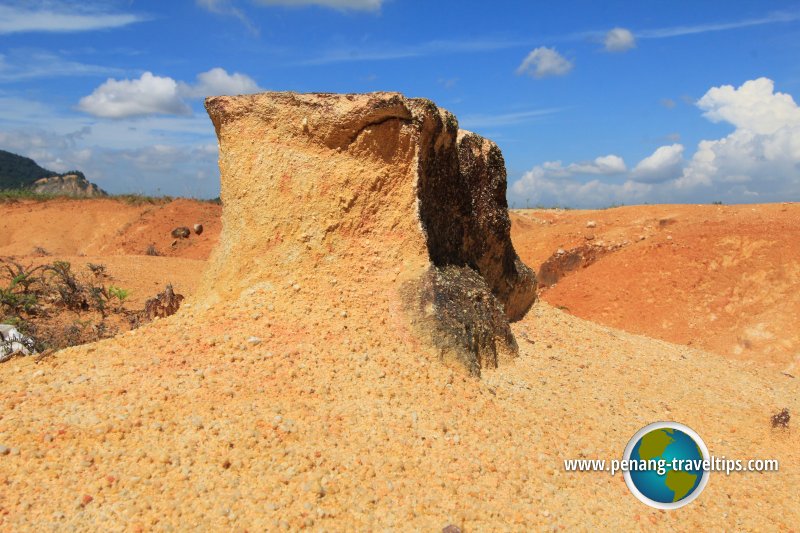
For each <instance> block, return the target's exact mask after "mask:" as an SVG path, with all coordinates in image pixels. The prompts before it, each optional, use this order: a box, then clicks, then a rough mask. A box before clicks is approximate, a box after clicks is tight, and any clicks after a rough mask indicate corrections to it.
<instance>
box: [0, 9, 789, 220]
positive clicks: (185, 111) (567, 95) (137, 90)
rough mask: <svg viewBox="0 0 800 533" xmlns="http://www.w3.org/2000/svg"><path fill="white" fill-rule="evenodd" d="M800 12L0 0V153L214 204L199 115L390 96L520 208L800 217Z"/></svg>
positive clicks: (211, 142)
mask: <svg viewBox="0 0 800 533" xmlns="http://www.w3.org/2000/svg"><path fill="white" fill-rule="evenodd" d="M798 58H800V3H798V2H785V1H784V2H782V1H771V2H730V1H729V0H728V1H721V2H713V1H707V2H696V1H692V2H680V1H671V2H633V1H631V2H596V1H585V2H566V1H565V2H561V3H555V2H546V3H545V2H516V1H503V0H498V1H495V2H492V3H486V2H471V1H468V0H462V1H459V2H450V1H436V2H432V1H430V0H428V1H422V0H420V1H416V0H196V1H192V0H185V1H177V0H176V1H174V2H163V1H134V0H128V1H122V0H120V1H114V0H107V1H103V2H95V1H93V0H83V1H81V2H74V1H68V0H42V1H37V0H26V1H14V0H11V1H3V2H0V148H2V149H6V150H10V151H14V152H17V153H21V154H24V155H27V156H30V157H33V158H34V159H36V160H37V162H39V163H40V164H41V165H43V166H45V167H47V168H50V169H52V170H56V171H66V170H69V169H72V168H78V169H81V170H83V171H84V172H85V173H86V174H87V176H88V177H89V178H90V179H91V180H92V181H94V182H96V183H98V184H99V185H100V186H101V187H103V188H105V189H106V190H108V191H110V192H116V193H120V192H142V193H149V194H155V193H163V194H172V195H185V196H197V197H213V196H216V195H217V194H218V190H219V174H218V170H217V167H216V157H217V147H216V139H215V137H214V132H213V128H212V126H211V124H210V121H209V120H208V118H207V116H206V114H205V112H204V110H203V108H202V98H203V97H204V96H207V95H211V94H224V93H229V94H230V93H240V92H256V91H259V90H290V91H301V92H307V91H309V92H310V91H333V92H367V91H377V90H389V91H400V92H403V93H404V94H406V95H408V96H422V97H427V98H430V99H432V100H434V101H435V102H436V103H437V104H439V105H440V106H443V107H445V108H447V109H449V110H450V111H452V112H453V113H455V114H456V116H457V117H458V118H459V122H460V124H461V126H462V127H464V128H466V129H471V130H473V131H476V132H478V133H481V134H483V135H485V136H487V137H490V138H492V139H493V140H495V141H496V142H497V143H498V144H499V145H500V147H501V148H502V149H503V153H504V155H505V158H506V164H507V167H508V178H509V194H508V195H509V201H510V203H511V204H512V205H515V206H525V205H531V206H533V205H548V206H551V205H562V206H571V207H602V206H607V205H611V204H620V203H625V204H635V203H644V202H648V203H667V202H711V201H717V200H719V201H724V202H726V203H739V202H768V201H783V200H795V201H796V200H800V108H798V106H797V104H796V102H795V98H794V97H795V95H797V96H798V97H800V60H798Z"/></svg>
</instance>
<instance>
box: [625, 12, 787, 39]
mask: <svg viewBox="0 0 800 533" xmlns="http://www.w3.org/2000/svg"><path fill="white" fill-rule="evenodd" d="M798 19H800V13H782V12H775V13H771V14H769V15H767V16H765V17H758V18H750V19H743V20H736V21H732V22H711V23H708V24H698V25H696V26H672V27H669V28H658V29H654V30H644V31H641V32H637V36H638V37H640V38H642V39H664V38H667V37H681V36H684V35H695V34H698V33H708V32H714V31H727V30H738V29H739V28H749V27H752V26H763V25H765V24H776V23H782V22H794V21H796V20H798Z"/></svg>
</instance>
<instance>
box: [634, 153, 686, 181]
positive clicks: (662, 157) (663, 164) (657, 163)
mask: <svg viewBox="0 0 800 533" xmlns="http://www.w3.org/2000/svg"><path fill="white" fill-rule="evenodd" d="M683 163H684V161H683V145H681V144H671V145H668V146H661V147H660V148H658V149H656V151H655V152H653V153H652V155H649V156H647V157H645V158H644V159H642V160H641V161H639V164H638V165H636V166H635V167H634V169H633V171H631V179H632V180H634V181H639V182H643V183H660V182H663V181H667V180H670V179H675V178H677V177H678V176H680V175H681V172H682V171H683Z"/></svg>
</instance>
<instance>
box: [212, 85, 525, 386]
mask: <svg viewBox="0 0 800 533" xmlns="http://www.w3.org/2000/svg"><path fill="white" fill-rule="evenodd" d="M206 108H207V109H208V112H209V115H210V117H211V120H212V122H213V123H214V127H215V129H216V132H217V136H218V137H219V142H220V170H221V173H222V191H221V197H222V200H223V205H224V206H225V207H224V210H223V230H222V235H221V239H220V246H219V247H218V248H217V250H216V251H215V254H214V256H213V257H212V260H211V267H210V269H209V271H208V272H207V275H206V281H205V290H204V291H201V294H202V293H203V292H205V294H206V295H207V300H208V301H209V302H214V301H219V300H221V299H230V298H237V297H239V296H240V295H241V294H242V292H243V291H245V290H252V288H253V287H270V290H275V291H281V290H287V291H288V289H285V288H286V287H287V286H289V287H290V288H291V289H292V290H291V291H289V292H287V295H286V297H291V299H292V301H293V303H294V306H295V307H302V304H303V302H304V300H306V299H307V300H309V301H312V302H313V300H314V296H315V291H314V287H313V285H311V286H309V283H311V284H313V283H320V280H322V279H336V280H339V281H340V282H341V286H342V289H341V290H342V291H343V293H344V292H345V291H347V289H348V287H347V285H348V284H349V285H351V286H353V285H355V284H358V283H359V281H358V278H359V276H356V275H354V273H360V274H361V276H369V277H370V278H372V279H373V280H384V282H385V283H386V284H387V285H390V286H393V287H396V295H397V299H398V300H402V301H403V303H404V308H405V311H406V313H408V314H410V321H411V323H412V324H414V325H415V327H414V331H415V333H416V334H417V335H418V336H420V337H422V338H424V339H426V340H427V341H429V342H431V343H433V344H434V345H435V346H436V347H437V348H438V349H439V352H440V354H441V357H442V359H443V360H445V361H446V362H457V363H458V364H461V365H463V366H465V367H466V368H468V369H469V371H470V372H471V373H473V374H479V373H480V368H481V367H487V366H490V367H491V366H496V365H497V362H498V360H502V359H503V358H505V357H513V356H514V355H515V354H516V352H517V345H516V342H515V340H514V337H513V335H512V333H511V331H510V328H509V326H508V321H509V320H516V319H519V318H521V317H522V316H523V315H524V313H525V311H527V309H528V308H529V307H530V306H531V304H532V303H533V301H534V300H535V294H536V292H535V289H536V280H535V276H534V274H533V272H532V271H531V270H530V269H528V268H527V267H526V266H525V265H524V264H522V262H521V261H520V260H519V258H518V257H517V255H516V253H515V252H514V249H513V246H512V244H511V241H510V237H509V231H510V222H509V218H508V213H507V205H506V201H505V186H506V175H505V168H504V163H503V158H502V154H501V153H500V150H499V149H498V148H497V146H496V145H494V143H492V142H491V141H488V140H486V139H483V138H482V137H480V136H478V135H476V134H473V133H469V132H459V130H458V124H457V121H456V119H455V117H454V116H453V115H452V114H450V113H449V112H447V111H445V110H442V109H440V108H438V107H436V106H435V105H434V104H433V103H432V102H430V101H429V100H425V99H412V98H405V97H403V96H402V95H400V94H398V93H372V94H364V95H335V94H294V93H262V94H257V95H249V96H236V97H227V96H223V97H213V98H209V99H207V100H206ZM309 269H313V270H314V272H315V275H314V276H309V277H308V279H309V281H308V282H304V283H303V284H302V287H301V285H300V284H297V283H293V282H292V280H294V279H296V278H297V277H298V276H300V275H302V273H303V272H308V270H309ZM353 289H354V290H355V287H353ZM317 303H322V302H317Z"/></svg>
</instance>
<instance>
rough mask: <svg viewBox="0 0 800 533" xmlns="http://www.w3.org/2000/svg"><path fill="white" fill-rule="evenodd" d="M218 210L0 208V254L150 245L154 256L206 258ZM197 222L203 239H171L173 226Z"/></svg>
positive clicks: (132, 250)
mask: <svg viewBox="0 0 800 533" xmlns="http://www.w3.org/2000/svg"><path fill="white" fill-rule="evenodd" d="M221 213H222V206H220V205H218V204H213V203H210V202H198V201H194V200H185V199H178V200H174V201H170V202H158V203H147V202H144V203H131V202H126V201H123V200H118V199H113V198H108V199H92V200H72V199H56V200H48V201H42V202H38V201H20V202H13V203H3V204H0V214H1V215H2V216H0V256H25V255H31V254H34V255H35V254H36V252H35V250H34V248H36V247H41V248H43V249H44V250H46V251H47V252H49V253H50V254H53V255H73V256H78V255H93V256H108V255H145V254H146V252H147V249H148V247H149V246H150V245H151V244H153V245H154V246H155V249H156V251H157V252H158V253H159V254H160V255H164V256H168V257H182V258H186V259H207V258H208V256H209V254H210V253H211V249H212V248H213V247H214V246H215V245H216V243H217V240H218V238H219V232H220V226H221V223H220V215H221ZM194 224H203V226H204V230H205V231H204V232H203V235H200V236H197V235H194V234H192V236H191V237H190V238H189V239H185V240H180V241H178V243H177V244H176V245H175V246H173V245H172V243H173V242H174V241H175V239H174V238H173V237H171V236H170V232H171V231H172V229H173V228H175V227H177V226H188V227H190V228H191V227H192V225H194Z"/></svg>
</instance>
